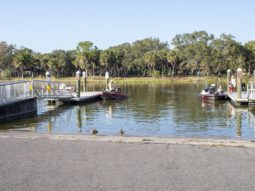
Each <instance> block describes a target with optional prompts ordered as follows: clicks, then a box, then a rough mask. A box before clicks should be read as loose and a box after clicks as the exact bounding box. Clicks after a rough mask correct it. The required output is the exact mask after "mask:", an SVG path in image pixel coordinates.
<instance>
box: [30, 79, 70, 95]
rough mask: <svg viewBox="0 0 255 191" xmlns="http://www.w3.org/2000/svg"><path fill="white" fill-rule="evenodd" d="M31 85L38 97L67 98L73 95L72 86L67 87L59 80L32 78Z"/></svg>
mask: <svg viewBox="0 0 255 191" xmlns="http://www.w3.org/2000/svg"><path fill="white" fill-rule="evenodd" d="M32 87H33V92H34V94H35V95H36V96H37V97H38V98H39V99H50V98H55V99H58V98H67V97H74V88H72V87H67V86H66V84H64V83H61V82H50V81H45V80H33V81H32Z"/></svg>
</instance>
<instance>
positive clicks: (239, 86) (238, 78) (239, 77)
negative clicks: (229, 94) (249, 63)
mask: <svg viewBox="0 0 255 191" xmlns="http://www.w3.org/2000/svg"><path fill="white" fill-rule="evenodd" d="M242 73H243V71H242V69H241V68H238V69H237V71H236V83H237V98H238V99H241V98H242Z"/></svg>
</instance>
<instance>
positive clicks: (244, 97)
mask: <svg viewBox="0 0 255 191" xmlns="http://www.w3.org/2000/svg"><path fill="white" fill-rule="evenodd" d="M228 97H229V99H230V101H231V102H232V103H233V104H234V105H235V106H242V105H247V104H249V94H248V93H247V92H242V94H241V98H237V92H232V93H228Z"/></svg>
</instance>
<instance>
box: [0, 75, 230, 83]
mask: <svg viewBox="0 0 255 191" xmlns="http://www.w3.org/2000/svg"><path fill="white" fill-rule="evenodd" d="M33 79H35V80H44V79H45V78H39V77H37V78H33ZM111 79H112V80H113V81H114V82H116V83H128V84H146V83H187V84H189V83H204V82H207V83H216V82H220V83H224V82H226V77H221V78H219V77H214V76H213V77H211V76H210V77H208V76H207V77H172V78H171V77H161V78H152V77H119V78H111ZM15 80H22V79H21V78H12V79H7V78H6V79H0V81H1V82H4V81H5V82H6V81H15ZM23 80H32V78H31V77H28V78H23ZM81 80H82V78H81ZM52 81H57V82H64V83H72V82H75V81H76V78H75V77H65V78H54V77H53V78H52ZM87 82H88V83H99V84H100V83H105V78H104V77H98V76H96V77H92V76H90V77H88V78H87Z"/></svg>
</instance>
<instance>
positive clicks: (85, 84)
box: [82, 71, 87, 92]
mask: <svg viewBox="0 0 255 191" xmlns="http://www.w3.org/2000/svg"><path fill="white" fill-rule="evenodd" d="M82 78H83V91H84V92H86V89H87V88H86V87H87V71H84V72H82Z"/></svg>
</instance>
